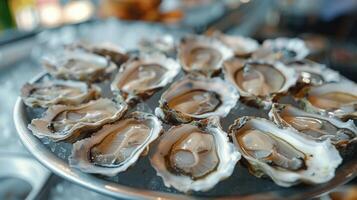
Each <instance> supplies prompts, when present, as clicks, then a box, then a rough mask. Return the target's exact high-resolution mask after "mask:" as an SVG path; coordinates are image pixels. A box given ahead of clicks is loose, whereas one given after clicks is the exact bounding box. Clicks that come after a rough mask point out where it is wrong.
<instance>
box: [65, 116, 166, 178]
mask: <svg viewBox="0 0 357 200" xmlns="http://www.w3.org/2000/svg"><path fill="white" fill-rule="evenodd" d="M161 131H162V126H161V122H160V120H159V119H157V117H155V116H154V115H152V114H148V113H142V112H133V113H130V114H128V115H127V116H124V117H123V118H121V119H120V120H117V121H116V122H114V123H113V124H107V125H104V126H103V127H102V128H101V129H100V130H99V131H97V132H95V133H93V134H92V136H91V137H89V138H86V139H83V140H80V141H78V142H76V143H74V144H73V149H72V154H71V156H70V157H69V165H70V166H71V167H74V168H78V169H80V170H81V171H83V172H86V173H95V174H102V175H106V176H115V175H116V174H118V173H120V172H123V171H125V170H127V168H128V167H130V166H131V165H133V164H135V162H136V161H137V160H138V159H139V156H140V155H141V154H143V153H144V152H145V151H146V150H147V149H148V147H149V145H150V143H151V142H152V141H154V140H155V139H156V138H157V137H159V134H160V133H161Z"/></svg>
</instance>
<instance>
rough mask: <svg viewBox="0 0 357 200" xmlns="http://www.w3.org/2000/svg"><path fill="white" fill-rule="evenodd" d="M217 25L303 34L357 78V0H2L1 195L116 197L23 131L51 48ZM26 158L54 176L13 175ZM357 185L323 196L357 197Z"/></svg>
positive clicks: (327, 59)
mask: <svg viewBox="0 0 357 200" xmlns="http://www.w3.org/2000/svg"><path fill="white" fill-rule="evenodd" d="M214 30H220V31H222V32H226V33H229V34H239V35H245V36H250V37H253V38H255V39H257V40H258V41H263V40H264V39H267V38H275V37H283V36H287V37H300V38H302V39H303V40H305V41H306V43H307V45H308V46H309V48H310V49H311V51H312V56H311V57H310V59H312V60H315V61H317V62H321V63H325V64H326V65H327V66H328V67H330V68H333V69H335V70H337V71H339V72H340V73H341V74H343V75H344V76H346V77H348V78H350V79H352V80H354V81H357V37H356V36H357V0H313V1H311V0H0V85H1V86H0V94H1V95H2V97H1V98H0V130H1V131H0V155H1V156H0V199H24V198H25V197H26V196H28V194H29V193H30V191H33V189H34V188H35V189H36V188H38V192H41V193H42V195H41V198H43V199H110V198H109V197H104V196H102V195H100V194H97V193H95V192H92V191H88V190H87V189H84V188H81V187H80V186H77V185H74V184H72V183H70V182H67V181H65V180H62V179H61V178H59V177H56V176H54V175H51V174H50V172H49V171H48V170H47V169H45V168H43V167H42V166H41V165H39V164H38V163H37V162H36V161H35V160H34V159H33V158H32V157H31V156H30V154H29V153H28V152H27V151H26V150H25V148H24V147H23V146H22V145H21V143H20V141H19V139H18V138H17V134H16V131H15V129H14V125H13V122H12V108H13V105H14V102H15V100H16V98H17V96H18V94H19V91H20V88H21V86H22V85H23V84H24V83H25V82H26V81H27V80H29V79H31V78H32V77H33V76H35V75H36V74H38V73H39V72H40V71H42V69H41V67H40V63H39V61H40V58H41V57H42V56H43V55H44V54H45V53H46V52H47V51H52V50H55V49H56V47H58V45H60V44H67V43H71V42H74V41H77V40H83V41H90V42H97V43H100V42H108V41H110V42H113V43H116V44H118V45H120V46H121V47H123V48H124V49H127V50H131V49H135V48H137V46H138V44H140V43H142V41H143V40H148V41H154V40H156V39H157V38H158V37H161V36H163V35H165V34H171V35H173V36H175V37H180V36H182V35H183V34H187V33H199V34H205V33H210V32H212V31H214ZM4 94H5V95H6V96H4ZM10 160H11V162H10ZM9 163H10V164H9ZM19 163H20V164H21V163H22V165H23V166H30V168H29V169H24V168H21V169H19V170H20V171H21V170H22V171H26V170H29V171H30V172H33V170H37V171H38V173H39V174H47V175H48V177H50V178H48V177H44V179H43V181H42V179H41V180H39V181H38V182H30V183H27V182H26V180H32V179H34V177H35V174H34V173H33V176H34V177H24V176H16V178H14V176H12V177H7V176H6V174H9V173H10V171H9V170H11V166H19ZM11 164H12V165H11ZM31 167H32V168H31ZM13 169H17V168H16V167H13ZM4 174H5V176H4ZM2 175H3V176H2ZM26 178H27V179H26ZM38 179H39V178H38ZM24 180H25V182H24ZM49 180H51V181H50V184H49ZM43 186H45V187H43ZM15 188H16V189H15ZM43 188H45V189H43ZM351 188H352V189H351ZM353 188H354V186H353V184H349V185H347V186H344V187H341V188H338V189H337V190H336V192H335V193H333V194H331V195H329V196H324V197H322V198H321V199H356V198H357V197H356V193H357V192H356V189H354V190H353ZM63 191H66V192H63ZM340 192H342V193H340Z"/></svg>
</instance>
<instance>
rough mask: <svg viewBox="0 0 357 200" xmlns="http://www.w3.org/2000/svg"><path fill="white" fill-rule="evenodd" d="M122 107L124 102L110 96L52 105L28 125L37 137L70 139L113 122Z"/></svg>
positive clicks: (118, 115) (56, 139)
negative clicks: (114, 99)
mask: <svg viewBox="0 0 357 200" xmlns="http://www.w3.org/2000/svg"><path fill="white" fill-rule="evenodd" d="M126 109H127V105H126V104H125V103H114V102H113V101H111V100H110V99H98V100H94V101H90V102H88V103H86V104H82V105H79V106H65V105H55V106H52V107H50V108H49V109H48V110H47V111H46V112H45V113H44V116H43V117H42V118H40V119H33V120H32V121H31V124H29V126H28V128H29V129H30V130H31V131H32V133H33V134H34V135H36V136H37V137H39V138H43V137H48V138H50V139H51V140H53V141H62V140H66V141H70V142H71V141H74V140H76V139H77V138H78V137H80V136H82V135H84V134H87V133H88V132H90V131H93V130H95V129H98V128H100V127H101V126H102V125H104V124H107V123H111V122H114V121H116V120H117V119H119V118H120V117H121V116H122V115H123V114H124V113H125V111H126Z"/></svg>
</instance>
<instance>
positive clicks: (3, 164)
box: [0, 153, 51, 200]
mask: <svg viewBox="0 0 357 200" xmlns="http://www.w3.org/2000/svg"><path fill="white" fill-rule="evenodd" d="M50 174H51V172H50V171H48V170H47V169H46V168H45V167H43V166H42V165H41V164H40V163H39V162H37V161H36V160H33V159H32V158H31V157H30V156H27V155H19V154H11V153H10V154H6V155H2V156H1V157H0V179H1V178H17V179H19V180H23V181H24V182H26V183H28V184H29V185H30V186H31V191H30V193H29V194H28V195H27V197H26V200H33V199H37V196H38V195H39V194H40V192H41V191H42V189H43V188H44V186H45V183H46V182H47V180H48V179H49V177H50ZM17 189H21V188H16V189H15V190H17ZM8 192H11V191H8Z"/></svg>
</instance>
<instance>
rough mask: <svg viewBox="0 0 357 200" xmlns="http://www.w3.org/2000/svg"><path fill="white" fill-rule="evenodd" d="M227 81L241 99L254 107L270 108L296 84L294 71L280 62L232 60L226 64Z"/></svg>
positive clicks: (296, 77)
mask: <svg viewBox="0 0 357 200" xmlns="http://www.w3.org/2000/svg"><path fill="white" fill-rule="evenodd" d="M223 73H224V77H225V79H226V80H228V81H229V82H231V83H232V84H234V86H235V87H236V89H237V90H238V92H239V94H240V96H241V99H242V100H243V101H244V102H246V103H248V104H252V105H254V106H259V107H269V106H270V105H271V102H272V100H273V98H274V97H275V96H276V95H277V94H282V93H286V92H287V91H288V90H289V88H290V87H292V86H294V85H295V84H296V81H297V79H298V76H297V74H296V72H295V70H294V69H291V68H287V67H286V66H285V65H284V64H282V63H280V62H275V63H270V62H265V61H252V60H243V59H239V58H232V59H230V60H227V61H226V62H224V68H223Z"/></svg>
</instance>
